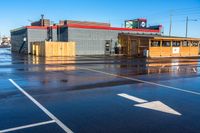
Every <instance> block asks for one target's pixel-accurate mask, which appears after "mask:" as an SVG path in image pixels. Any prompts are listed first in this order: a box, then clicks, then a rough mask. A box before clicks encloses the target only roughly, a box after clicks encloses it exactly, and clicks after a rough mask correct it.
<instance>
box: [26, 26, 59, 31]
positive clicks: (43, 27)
mask: <svg viewBox="0 0 200 133" xmlns="http://www.w3.org/2000/svg"><path fill="white" fill-rule="evenodd" d="M49 27H52V29H57V26H49ZM49 27H48V26H26V28H27V29H43V30H46V29H47V28H49Z"/></svg>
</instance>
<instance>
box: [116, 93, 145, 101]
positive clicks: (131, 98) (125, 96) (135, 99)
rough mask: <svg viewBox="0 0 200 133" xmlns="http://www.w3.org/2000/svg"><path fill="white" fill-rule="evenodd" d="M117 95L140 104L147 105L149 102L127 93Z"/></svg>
mask: <svg viewBox="0 0 200 133" xmlns="http://www.w3.org/2000/svg"><path fill="white" fill-rule="evenodd" d="M117 95H118V96H121V97H124V98H126V99H129V100H131V101H134V102H138V103H146V102H148V101H147V100H144V99H141V98H137V97H134V96H131V95H128V94H125V93H121V94H117Z"/></svg>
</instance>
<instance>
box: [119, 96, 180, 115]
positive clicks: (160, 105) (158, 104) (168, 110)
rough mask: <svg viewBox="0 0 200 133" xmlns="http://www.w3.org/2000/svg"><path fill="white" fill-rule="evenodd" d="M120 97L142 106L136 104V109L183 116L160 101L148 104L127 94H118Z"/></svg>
mask: <svg viewBox="0 0 200 133" xmlns="http://www.w3.org/2000/svg"><path fill="white" fill-rule="evenodd" d="M117 95H118V96H121V97H124V98H126V99H129V100H132V101H135V102H137V103H140V104H136V105H134V106H136V107H141V108H146V109H151V110H156V111H160V112H164V113H168V114H173V115H179V116H180V115H182V114H181V113H179V112H177V111H175V110H174V109H172V108H170V107H169V106H167V105H165V104H164V103H162V102H160V101H153V102H148V101H147V100H144V99H140V98H137V97H134V96H131V95H128V94H125V93H121V94H117Z"/></svg>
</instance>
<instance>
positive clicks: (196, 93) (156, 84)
mask: <svg viewBox="0 0 200 133" xmlns="http://www.w3.org/2000/svg"><path fill="white" fill-rule="evenodd" d="M77 68H79V69H82V70H88V71H92V72H97V73H101V74H105V75H110V76H114V77H119V78H124V79H128V80H132V81H137V82H142V83H146V84H150V85H155V86H160V87H164V88H168V89H172V90H176V91H181V92H186V93H190V94H195V95H200V93H199V92H195V91H189V90H185V89H180V88H177V87H172V86H168V85H162V84H158V83H154V82H150V81H145V80H140V79H136V78H130V77H126V76H120V75H117V74H113V73H108V72H104V71H99V70H95V69H90V68H84V67H77Z"/></svg>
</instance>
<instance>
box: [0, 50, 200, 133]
mask: <svg viewBox="0 0 200 133" xmlns="http://www.w3.org/2000/svg"><path fill="white" fill-rule="evenodd" d="M0 75H1V76H0V132H1V133H4V132H16V133H25V132H26V133H27V132H28V133H33V132H37V133H44V132H49V133H50V132H52V133H62V132H69V133H71V132H74V133H199V132H200V106H199V105H200V82H199V81H200V59H198V58H165V59H159V58H156V59H144V58H130V57H117V56H116V57H103V56H78V57H52V58H41V57H32V56H23V55H18V54H13V53H11V52H10V50H9V49H0Z"/></svg>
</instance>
